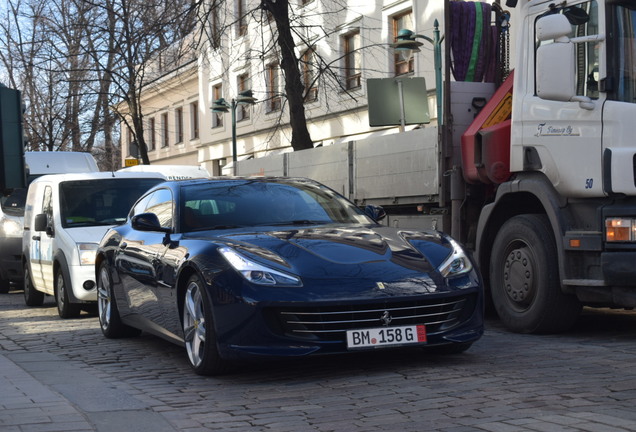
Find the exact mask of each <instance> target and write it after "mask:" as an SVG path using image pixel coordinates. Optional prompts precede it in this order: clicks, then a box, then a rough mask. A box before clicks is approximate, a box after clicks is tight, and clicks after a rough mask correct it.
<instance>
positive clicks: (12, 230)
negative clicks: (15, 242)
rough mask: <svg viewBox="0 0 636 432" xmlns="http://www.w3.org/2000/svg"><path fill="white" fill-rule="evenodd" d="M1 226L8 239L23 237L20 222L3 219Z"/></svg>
mask: <svg viewBox="0 0 636 432" xmlns="http://www.w3.org/2000/svg"><path fill="white" fill-rule="evenodd" d="M1 226H2V232H3V233H4V235H5V236H6V237H22V225H21V224H20V223H19V222H18V221H15V220H13V219H3V220H2V225H1Z"/></svg>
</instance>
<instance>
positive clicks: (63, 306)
mask: <svg viewBox="0 0 636 432" xmlns="http://www.w3.org/2000/svg"><path fill="white" fill-rule="evenodd" d="M69 289H70V284H69V283H68V280H67V278H66V277H64V272H63V271H62V269H57V273H56V275H55V302H56V303H57V312H58V313H59V314H60V318H76V317H78V316H79V314H80V312H81V311H82V308H81V306H80V305H79V304H75V303H71V302H70V300H69V298H68V290H69Z"/></svg>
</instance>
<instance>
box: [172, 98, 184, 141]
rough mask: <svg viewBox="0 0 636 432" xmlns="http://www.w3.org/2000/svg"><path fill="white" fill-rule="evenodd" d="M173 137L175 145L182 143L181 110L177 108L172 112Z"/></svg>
mask: <svg viewBox="0 0 636 432" xmlns="http://www.w3.org/2000/svg"><path fill="white" fill-rule="evenodd" d="M174 137H175V141H174V142H175V143H176V144H179V143H182V142H183V108H182V107H179V108H177V109H176V110H175V111H174Z"/></svg>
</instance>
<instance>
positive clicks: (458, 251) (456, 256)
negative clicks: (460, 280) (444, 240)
mask: <svg viewBox="0 0 636 432" xmlns="http://www.w3.org/2000/svg"><path fill="white" fill-rule="evenodd" d="M448 241H449V243H450V244H451V246H452V247H453V253H451V254H450V256H449V257H448V258H446V259H445V260H444V262H443V263H442V264H441V265H440V266H439V267H438V268H437V269H438V270H439V272H440V273H441V274H442V276H444V277H446V278H453V277H457V276H461V275H464V274H466V273H469V272H470V271H471V270H472V269H473V264H472V263H471V262H470V258H468V255H466V252H464V249H463V248H462V247H461V246H460V245H459V243H457V242H456V241H455V240H453V239H452V238H450V237H448Z"/></svg>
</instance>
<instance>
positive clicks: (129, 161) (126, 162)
mask: <svg viewBox="0 0 636 432" xmlns="http://www.w3.org/2000/svg"><path fill="white" fill-rule="evenodd" d="M124 165H125V166H127V167H131V166H135V165H139V159H136V158H126V159H125V160H124Z"/></svg>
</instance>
